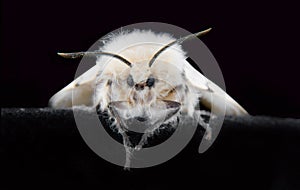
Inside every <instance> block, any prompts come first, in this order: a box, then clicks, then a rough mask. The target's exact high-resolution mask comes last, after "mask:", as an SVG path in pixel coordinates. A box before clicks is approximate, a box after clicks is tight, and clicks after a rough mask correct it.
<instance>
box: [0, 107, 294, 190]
mask: <svg viewBox="0 0 300 190" xmlns="http://www.w3.org/2000/svg"><path fill="white" fill-rule="evenodd" d="M201 135H202V133H201V130H198V131H197V133H196V134H195V135H194V137H193V139H192V141H191V142H190V143H189V144H188V146H187V147H186V148H185V149H184V150H183V151H182V152H181V153H179V154H178V155H177V156H175V157H174V158H172V159H171V160H169V161H168V162H166V163H163V164H161V165H158V166H155V167H151V168H145V169H132V170H131V171H124V170H123V168H122V167H119V166H115V165H113V164H110V163H108V162H107V161H105V160H103V159H101V158H100V157H98V156H97V155H96V154H95V153H94V152H93V151H92V150H90V149H89V148H88V146H87V145H86V144H85V143H84V141H83V139H82V138H81V136H80V135H79V132H78V130H77V128H76V125H75V122H74V118H73V113H72V111H71V110H52V109H28V108H26V109H2V110H1V128H0V155H1V156H0V161H1V162H0V163H1V165H0V173H1V178H0V185H1V188H0V189H12V188H14V187H15V186H16V185H22V186H23V187H24V188H25V187H37V188H41V189H45V188H53V187H55V188H59V187H84V186H92V185H93V186H95V185H96V186H95V188H99V189H102V188H103V189H104V188H122V189H182V188H185V189H190V188H189V187H192V186H193V187H199V189H201V188H202V189H204V188H205V189H219V188H220V187H221V189H227V188H231V189H299V188H300V184H299V183H300V182H299V181H300V163H299V160H300V149H299V147H300V120H296V119H281V118H271V117H263V116H256V117H253V116H249V117H240V118H235V117H227V118H226V119H225V122H224V124H223V128H222V130H221V132H220V134H219V136H218V138H217V140H216V141H215V143H214V144H213V145H212V147H210V149H209V150H208V151H207V152H205V153H204V154H198V152H197V151H198V146H199V142H200V138H199V137H201ZM195 185H196V186H195ZM108 186H109V187H108Z"/></svg>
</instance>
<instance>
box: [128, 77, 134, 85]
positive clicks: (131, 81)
mask: <svg viewBox="0 0 300 190" xmlns="http://www.w3.org/2000/svg"><path fill="white" fill-rule="evenodd" d="M127 84H128V85H129V86H130V87H132V86H133V85H134V81H133V78H132V76H131V75H129V76H128V77H127Z"/></svg>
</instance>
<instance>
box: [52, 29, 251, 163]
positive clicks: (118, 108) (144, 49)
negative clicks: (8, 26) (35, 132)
mask: <svg viewBox="0 0 300 190" xmlns="http://www.w3.org/2000/svg"><path fill="white" fill-rule="evenodd" d="M209 30H210V29H208V30H205V31H202V32H199V33H196V34H195V35H189V36H186V37H183V38H180V39H174V38H173V37H171V35H169V34H162V33H160V34H156V33H154V32H152V31H150V30H147V31H146V30H133V31H131V32H122V33H119V34H113V35H111V37H110V39H108V40H107V41H106V43H105V44H104V45H103V47H100V49H99V51H96V52H77V53H59V55H61V56H63V57H66V58H78V57H82V56H96V57H97V61H96V65H95V66H94V67H92V68H91V69H89V70H88V71H86V72H85V73H84V74H82V75H81V76H80V77H78V78H77V79H75V80H74V81H73V82H71V83H70V84H69V85H67V86H66V87H65V88H63V89H62V90H60V91H59V92H57V93H56V94H55V95H54V96H53V97H52V98H51V99H50V101H49V105H50V106H51V107H53V108H68V107H72V106H87V107H94V108H97V109H99V110H100V111H107V112H108V114H109V116H110V117H111V118H113V119H114V120H115V123H114V124H115V126H116V128H117V129H118V132H120V133H121V134H122V136H123V142H124V146H125V148H126V150H127V151H126V152H127V153H128V155H127V160H126V164H125V167H126V165H127V167H129V163H130V154H131V151H130V150H131V148H132V147H131V148H130V142H129V140H128V138H127V136H126V131H127V130H128V129H129V128H130V126H126V125H128V123H127V122H126V121H128V120H137V121H139V122H142V123H143V125H144V126H147V128H146V130H145V133H144V136H143V137H142V139H141V141H140V143H139V145H138V146H136V147H135V149H139V148H141V147H142V146H143V145H144V144H145V142H146V139H147V137H148V136H150V135H151V134H152V133H153V132H154V131H155V130H157V129H158V128H159V127H160V126H161V125H162V124H172V123H174V122H176V121H177V118H178V116H179V115H186V116H187V117H190V118H195V117H197V118H199V116H201V114H203V113H204V112H203V111H200V110H199V109H195V107H196V106H197V105H199V101H200V102H201V103H202V104H203V105H205V106H206V107H208V108H210V107H211V106H212V105H214V106H215V107H216V108H217V109H216V110H215V113H213V114H216V115H217V114H218V112H224V111H226V115H243V114H247V112H246V111H245V109H243V108H242V107H241V106H240V105H239V104H238V103H237V102H236V101H235V100H233V99H232V98H231V97H230V96H229V95H228V94H226V93H225V92H224V91H223V90H222V89H221V88H220V87H218V86H217V85H216V84H214V83H213V82H212V81H210V80H209V79H207V78H206V77H205V76H203V75H202V74H201V73H199V72H198V71H197V70H196V69H194V68H193V67H192V66H191V65H190V63H189V62H188V61H187V60H186V58H187V56H186V54H185V52H184V51H183V49H182V47H181V43H182V42H184V41H185V40H188V39H191V38H193V37H195V36H198V37H200V36H202V35H203V34H205V33H207V32H208V31H209ZM224 103H225V105H226V106H225V107H226V108H225V107H224V105H221V104H224ZM224 109H226V110H224ZM199 124H200V125H201V126H203V127H204V128H205V129H206V136H205V138H206V139H208V140H209V139H210V138H211V129H210V127H209V126H208V124H206V123H205V122H203V120H202V119H201V117H200V119H199Z"/></svg>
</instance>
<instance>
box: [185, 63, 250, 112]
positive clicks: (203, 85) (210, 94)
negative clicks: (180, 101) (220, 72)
mask: <svg viewBox="0 0 300 190" xmlns="http://www.w3.org/2000/svg"><path fill="white" fill-rule="evenodd" d="M184 71H185V75H186V78H187V80H188V86H189V87H190V88H191V89H193V90H194V92H196V93H199V94H201V100H200V101H201V102H202V104H204V106H206V107H208V108H210V109H211V108H212V105H214V108H215V109H214V113H215V114H218V113H222V112H225V113H226V115H245V114H248V113H247V111H246V110H245V109H244V108H243V107H242V106H240V105H239V104H238V103H237V102H236V101H235V100H234V99H233V98H231V97H230V96H229V95H228V94H227V93H226V92H225V91H224V90H222V89H221V88H220V87H219V86H217V85H216V84H215V83H213V82H212V81H210V80H209V79H207V78H206V77H205V76H203V75H202V74H201V73H200V72H198V71H197V70H196V69H195V68H193V67H192V66H191V65H190V64H189V63H188V62H187V61H186V64H185V68H184Z"/></svg>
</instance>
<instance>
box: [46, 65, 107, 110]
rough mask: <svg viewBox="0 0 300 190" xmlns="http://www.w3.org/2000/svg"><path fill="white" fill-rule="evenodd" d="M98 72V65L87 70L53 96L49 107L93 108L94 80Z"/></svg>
mask: <svg viewBox="0 0 300 190" xmlns="http://www.w3.org/2000/svg"><path fill="white" fill-rule="evenodd" d="M99 69H100V70H99ZM100 71H101V68H100V67H99V66H98V65H95V66H93V67H92V68H90V69H89V70H87V71H86V72H85V73H83V74H82V75H80V76H79V77H78V78H76V79H75V80H74V81H72V82H71V83H70V84H68V85H67V86H66V87H64V88H63V89H61V90H60V91H59V92H57V93H56V94H54V95H53V96H52V97H51V98H50V100H49V106H50V107H52V108H69V107H72V106H75V105H78V106H79V105H85V106H93V94H94V89H95V80H96V77H97V75H98V74H99V73H100ZM72 96H73V100H72Z"/></svg>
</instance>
